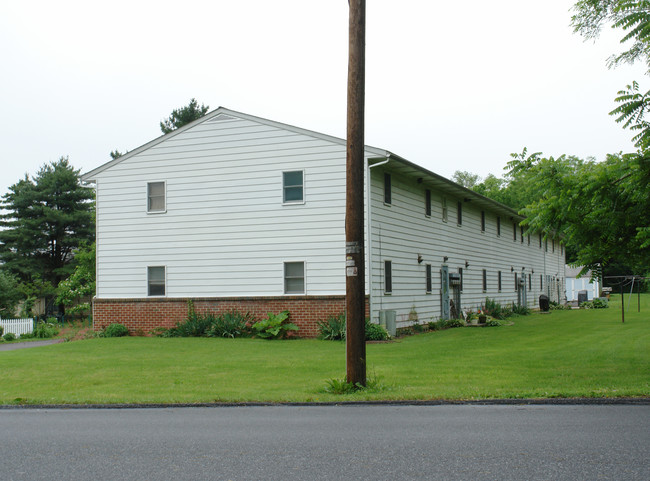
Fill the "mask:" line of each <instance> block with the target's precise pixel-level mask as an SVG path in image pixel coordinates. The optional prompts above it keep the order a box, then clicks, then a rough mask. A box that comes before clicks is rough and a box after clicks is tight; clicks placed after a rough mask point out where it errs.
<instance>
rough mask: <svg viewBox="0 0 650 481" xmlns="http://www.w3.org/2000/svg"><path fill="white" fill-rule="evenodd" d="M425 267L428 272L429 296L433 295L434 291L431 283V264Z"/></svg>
mask: <svg viewBox="0 0 650 481" xmlns="http://www.w3.org/2000/svg"><path fill="white" fill-rule="evenodd" d="M425 267H426V270H427V274H426V276H427V294H431V291H433V289H432V287H433V286H432V283H431V264H427V265H426V266H425Z"/></svg>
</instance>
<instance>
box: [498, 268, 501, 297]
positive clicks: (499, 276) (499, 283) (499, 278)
mask: <svg viewBox="0 0 650 481" xmlns="http://www.w3.org/2000/svg"><path fill="white" fill-rule="evenodd" d="M498 287H499V292H501V271H499V275H498Z"/></svg>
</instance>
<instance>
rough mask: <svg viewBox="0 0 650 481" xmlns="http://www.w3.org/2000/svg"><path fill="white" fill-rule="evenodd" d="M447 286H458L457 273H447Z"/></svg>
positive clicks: (458, 276)
mask: <svg viewBox="0 0 650 481" xmlns="http://www.w3.org/2000/svg"><path fill="white" fill-rule="evenodd" d="M449 284H450V285H452V286H460V274H459V273H458V272H450V273H449Z"/></svg>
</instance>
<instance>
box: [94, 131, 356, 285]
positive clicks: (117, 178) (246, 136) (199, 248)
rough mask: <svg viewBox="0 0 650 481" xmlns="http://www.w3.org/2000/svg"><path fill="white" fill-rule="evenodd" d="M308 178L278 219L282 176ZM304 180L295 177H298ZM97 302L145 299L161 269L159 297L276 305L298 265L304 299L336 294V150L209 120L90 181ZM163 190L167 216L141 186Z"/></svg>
mask: <svg viewBox="0 0 650 481" xmlns="http://www.w3.org/2000/svg"><path fill="white" fill-rule="evenodd" d="M294 171H303V172H305V173H307V172H308V173H309V175H308V178H309V186H308V187H309V202H308V203H305V204H304V206H302V207H301V208H300V209H287V208H286V206H285V205H283V204H282V203H281V202H279V201H278V199H279V197H280V196H281V195H282V194H281V192H282V189H283V185H282V178H283V175H282V174H283V172H294ZM303 179H304V177H303ZM96 181H97V206H98V209H97V219H98V222H97V246H98V247H97V251H98V254H97V265H98V272H99V273H100V276H99V277H98V280H97V297H99V298H140V297H146V296H147V278H146V272H147V269H146V267H147V266H159V265H166V266H167V285H166V296H167V297H187V296H193V297H201V296H203V297H225V296H276V295H283V294H284V276H283V271H282V269H283V267H282V266H283V262H284V261H285V260H286V259H291V258H296V257H298V258H302V259H304V260H305V262H306V265H309V268H310V270H311V272H315V273H318V275H315V276H312V277H311V278H310V279H309V293H310V295H342V294H345V256H344V255H343V254H344V252H345V144H344V143H342V144H337V143H335V142H331V141H328V140H326V139H322V138H319V137H313V136H309V135H306V134H302V133H299V132H294V131H290V130H286V129H282V128H279V127H277V126H274V125H266V124H262V123H258V122H254V121H252V120H248V119H234V120H228V121H207V122H204V123H201V124H198V125H196V126H194V127H192V128H191V129H188V130H186V131H184V132H181V133H179V134H177V135H175V136H172V137H168V138H164V139H163V140H162V142H160V143H158V144H157V145H154V146H153V147H151V148H148V149H146V150H143V151H142V152H140V153H137V154H135V155H133V156H132V157H130V158H127V159H126V160H124V161H122V162H120V163H116V164H115V165H113V166H111V167H110V168H108V169H106V170H104V171H103V172H100V173H99V174H97V175H96ZM150 182H165V187H166V209H167V213H166V214H165V215H164V216H160V215H146V213H145V212H144V209H143V207H142V203H143V186H146V185H147V183H150Z"/></svg>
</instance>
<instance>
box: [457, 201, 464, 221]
mask: <svg viewBox="0 0 650 481" xmlns="http://www.w3.org/2000/svg"><path fill="white" fill-rule="evenodd" d="M456 215H457V219H456V223H457V224H458V225H463V203H462V202H461V201H460V200H459V201H458V204H457V210H456Z"/></svg>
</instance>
